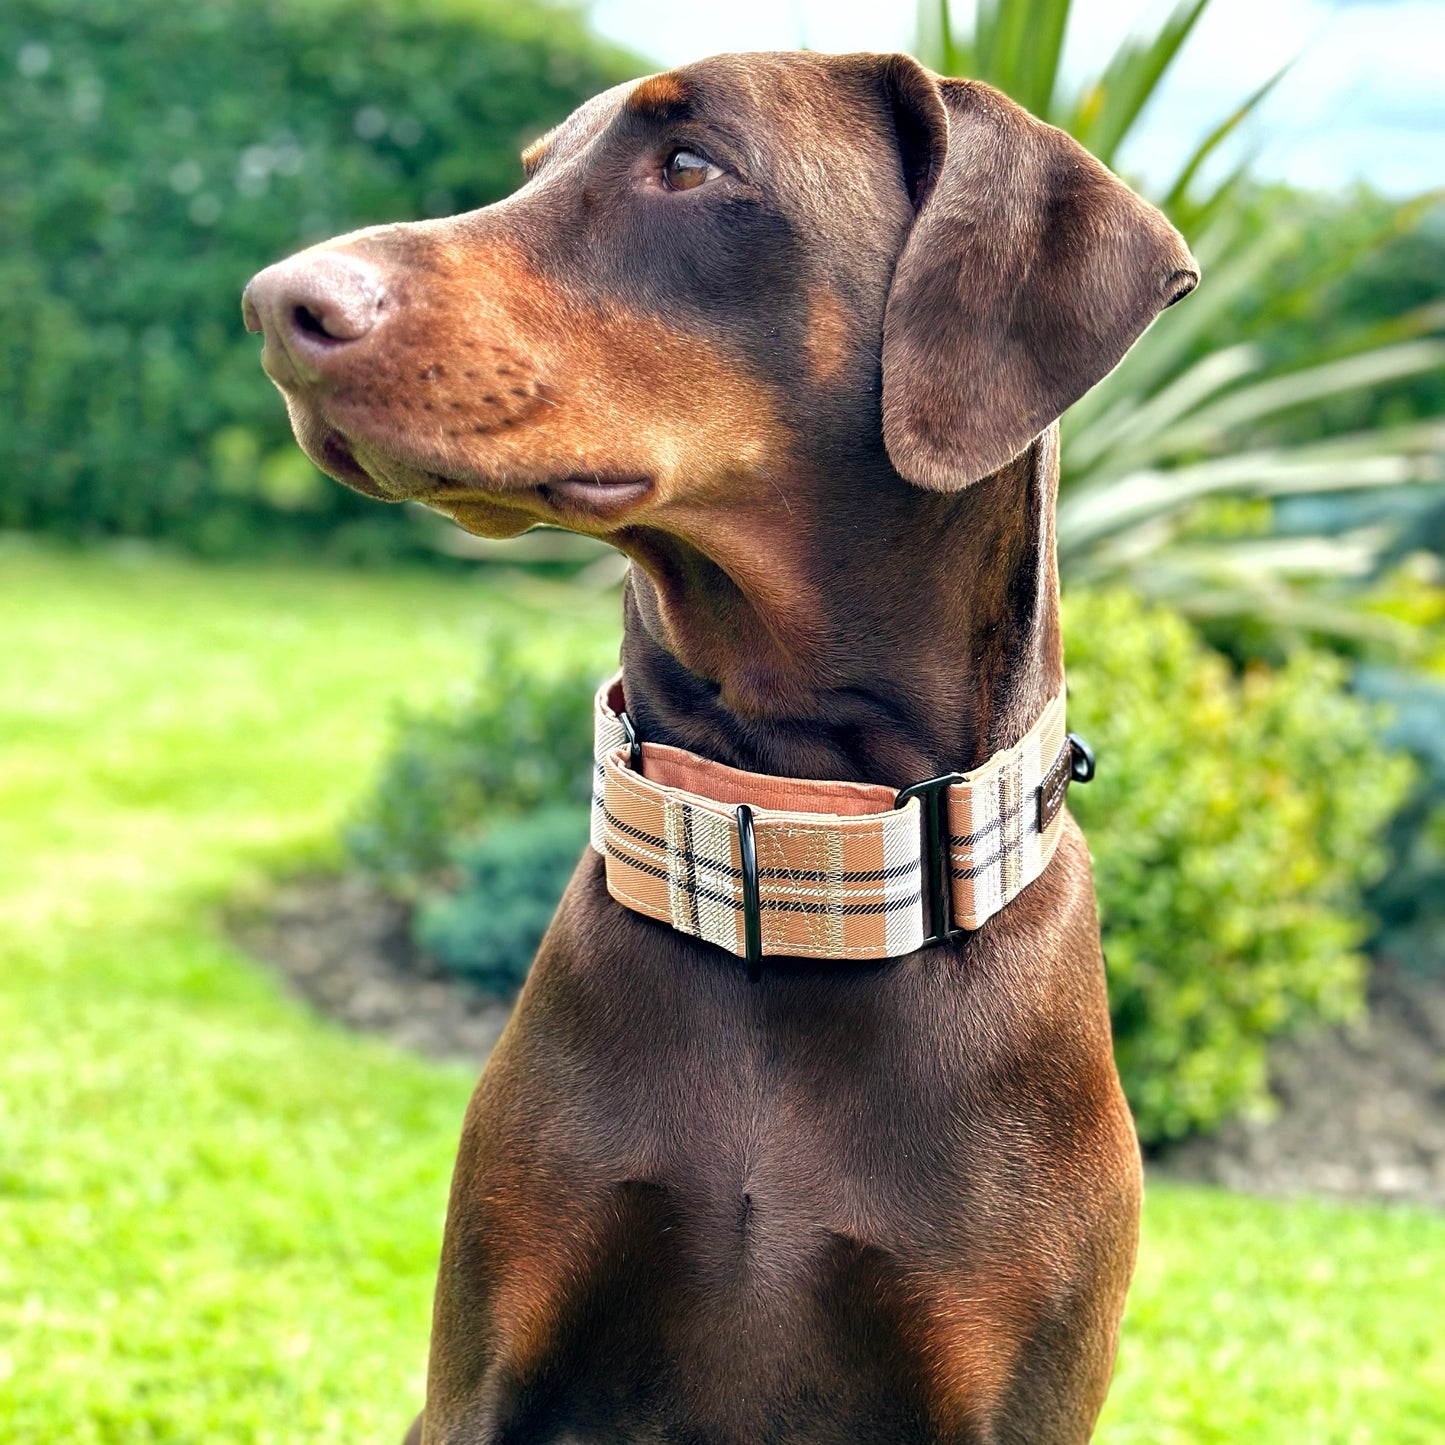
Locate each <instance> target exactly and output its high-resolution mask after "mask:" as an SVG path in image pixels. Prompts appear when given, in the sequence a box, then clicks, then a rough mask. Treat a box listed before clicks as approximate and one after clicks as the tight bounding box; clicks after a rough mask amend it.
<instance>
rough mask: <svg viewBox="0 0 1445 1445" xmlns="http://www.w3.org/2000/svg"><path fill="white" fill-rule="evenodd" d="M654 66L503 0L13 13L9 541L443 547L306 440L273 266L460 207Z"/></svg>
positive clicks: (498, 186)
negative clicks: (281, 395)
mask: <svg viewBox="0 0 1445 1445" xmlns="http://www.w3.org/2000/svg"><path fill="white" fill-rule="evenodd" d="M635 69H636V67H635V66H634V65H633V64H632V62H630V61H629V60H627V59H626V58H625V57H622V56H620V55H619V54H618V53H617V52H615V51H612V50H609V49H607V48H605V47H603V46H601V45H599V44H598V43H597V42H595V41H593V40H592V39H590V38H589V37H588V35H587V34H586V32H585V30H584V28H583V26H582V23H581V21H580V20H579V19H578V18H577V16H576V15H575V14H573V13H571V12H569V11H567V10H565V9H558V8H556V7H554V6H551V5H547V6H542V5H529V4H512V3H506V0H466V3H460V0H455V3H454V0H427V3H418V0H289V3H287V0H185V3H175V0H9V3H8V4H6V5H3V6H0V416H3V417H4V418H5V432H6V455H5V467H6V477H5V480H4V482H3V484H0V527H10V528H27V529H32V530H39V531H46V532H50V533H55V534H60V535H64V536H69V537H84V536H92V535H107V534H110V535H114V534H128V535H145V536H153V537H161V538H166V539H169V540H171V541H173V542H176V543H179V544H181V545H184V546H187V547H189V548H192V549H194V550H197V551H201V552H204V553H209V554H217V555H222V554H236V553H241V552H244V551H248V550H255V549H257V548H259V547H263V546H266V547H271V548H272V549H276V548H278V547H285V546H289V547H292V548H300V547H302V546H305V547H307V548H308V549H309V550H312V551H314V550H315V548H316V547H317V546H318V545H319V544H324V546H325V547H326V549H327V550H328V551H330V552H331V553H333V554H335V555H338V556H346V557H350V558H357V559H365V558H369V557H378V556H386V555H393V554H395V553H396V552H398V551H403V550H406V549H408V548H411V547H415V546H418V545H421V539H422V538H423V537H424V536H425V532H424V530H423V529H422V528H421V527H419V526H418V525H416V524H414V523H411V522H410V521H409V519H408V517H407V515H406V514H404V513H402V512H400V511H399V510H396V511H393V510H389V509H384V508H379V507H377V506H376V504H375V503H374V502H371V501H367V500H365V499H363V498H360V497H357V496H355V495H353V494H352V493H350V492H348V491H346V490H345V489H343V488H341V487H339V486H336V485H335V484H334V483H332V482H330V481H328V480H326V479H325V478H323V477H322V476H321V475H320V473H318V472H317V471H316V470H315V469H314V468H312V467H311V465H310V463H308V462H307V461H306V460H305V458H304V457H302V456H301V454H300V453H299V452H298V450H297V449H296V447H295V445H294V443H293V442H292V440H291V436H290V430H289V428H288V426H287V423H286V417H285V411H284V408H283V407H282V406H281V403H280V400H279V399H278V397H277V396H276V394H275V392H274V390H273V389H272V387H271V385H270V383H269V382H267V380H266V379H265V377H264V376H263V375H262V373H261V369H260V365H259V363H258V360H257V353H258V346H257V343H256V341H255V339H254V338H252V337H247V336H246V335H245V333H244V331H243V330H242V327H241V322H240V292H241V287H242V286H243V285H244V283H245V281H246V279H247V278H248V277H249V276H250V275H251V274H252V272H254V271H256V270H257V269H259V268H260V267H261V266H263V265H265V264H266V263H268V262H270V261H273V260H275V259H276V258H278V257H280V256H282V255H285V254H286V253H288V252H289V251H292V250H294V249H295V248H296V247H298V246H300V245H302V244H305V243H307V242H310V241H314V240H318V239H320V238H322V237H326V236H330V235H334V234H336V233H338V232H342V231H346V230H349V229H352V228H354V227H356V226H360V225H364V224H371V223H374V222H380V221H390V220H407V219H413V218H415V217H419V216H423V215H427V214H440V213H443V212H452V211H458V210H464V209H467V208H470V207H473V206H478V205H482V204H484V203H486V202H488V201H492V200H496V199H497V198H499V197H500V196H502V195H504V194H505V193H507V192H508V191H510V190H512V189H513V188H514V187H515V186H516V185H517V184H518V183H519V182H520V180H521V170H520V166H519V164H518V162H517V151H518V148H519V147H520V146H522V145H523V144H524V143H525V142H526V141H528V140H530V139H531V138H533V137H535V136H536V135H537V134H539V133H540V132H541V131H542V130H544V129H545V128H546V127H547V126H548V125H550V124H552V123H554V122H555V121H557V120H558V119H560V118H561V117H562V116H564V115H566V114H567V113H568V112H569V111H570V110H572V109H573V107H574V106H575V105H576V104H577V103H578V102H579V101H580V100H582V99H583V98H585V97H587V96H589V95H592V94H593V93H595V92H596V91H598V90H600V89H602V88H604V87H606V86H608V85H611V84H613V83H614V82H615V81H617V80H619V79H621V78H623V77H624V75H626V74H627V73H629V72H635Z"/></svg>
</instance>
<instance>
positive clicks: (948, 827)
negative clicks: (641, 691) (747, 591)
mask: <svg viewBox="0 0 1445 1445" xmlns="http://www.w3.org/2000/svg"><path fill="white" fill-rule="evenodd" d="M595 757H596V772H595V776H594V783H593V792H592V846H593V847H594V848H595V849H596V850H597V851H598V852H599V853H600V854H601V855H602V856H603V858H604V860H605V861H606V868H607V891H608V892H609V893H610V894H611V895H612V897H613V898H615V899H616V900H617V901H618V902H619V903H621V904H623V905H624V906H625V907H627V908H631V909H633V910H634V911H635V912H637V913H642V914H645V915H646V916H647V917H649V918H656V919H659V920H660V921H661V922H663V923H667V924H671V926H672V927H673V928H676V929H678V930H679V931H680V932H682V933H688V934H691V935H692V936H693V937H695V938H701V939H704V940H706V941H707V942H708V943H715V944H717V945H718V946H719V947H720V948H725V949H726V950H727V951H728V952H729V953H733V954H736V955H737V956H738V957H739V958H746V959H747V960H748V962H749V965H750V968H752V969H754V970H756V967H757V965H758V962H759V960H760V959H761V957H762V956H763V955H776V956H783V957H789V958H825V959H842V960H854V959H857V960H862V959H877V958H895V957H897V956H899V955H900V954H905V953H912V952H913V951H914V950H915V949H918V948H921V947H923V946H924V944H926V943H933V942H937V941H939V940H940V939H941V938H946V937H949V936H950V935H952V934H954V933H956V932H957V931H958V930H961V929H974V928H978V927H980V926H981V925H982V924H983V923H984V922H985V921H986V920H987V919H989V918H991V917H992V916H993V915H994V914H995V913H997V912H998V911H999V909H1001V908H1003V907H1004V905H1005V904H1007V903H1008V902H1009V901H1010V900H1012V899H1013V898H1016V897H1017V896H1018V895H1019V893H1021V892H1022V891H1023V889H1024V888H1026V887H1027V886H1028V885H1029V884H1030V883H1031V882H1032V881H1033V880H1034V879H1035V878H1037V877H1038V876H1039V874H1040V873H1042V872H1043V871H1044V869H1045V868H1046V867H1048V864H1049V860H1050V859H1051V858H1052V857H1053V855H1054V849H1055V848H1056V846H1057V845H1058V840H1059V833H1060V830H1061V827H1062V823H1061V814H1062V811H1063V803H1064V795H1065V793H1066V792H1067V790H1068V785H1069V782H1070V779H1071V778H1073V779H1077V780H1079V781H1087V779H1088V777H1090V776H1092V771H1093V759H1092V757H1091V756H1090V755H1089V753H1088V749H1087V747H1085V746H1084V744H1083V743H1081V742H1079V741H1078V740H1077V739H1075V738H1073V737H1072V736H1067V737H1066V736H1065V733H1064V699H1063V695H1062V694H1060V695H1059V696H1058V697H1055V698H1054V699H1053V700H1052V701H1051V702H1050V703H1049V704H1048V706H1047V707H1045V708H1044V711H1043V714H1042V716H1041V717H1040V718H1039V719H1038V720H1037V721H1036V722H1035V723H1034V725H1033V726H1032V727H1031V728H1030V729H1029V730H1028V732H1027V733H1026V734H1025V735H1024V736H1023V738H1022V739H1021V740H1020V741H1019V742H1018V743H1017V744H1016V745H1015V746H1014V747H1011V748H1007V749H1004V750H1003V751H1001V752H997V753H995V754H994V755H993V756H992V757H991V758H990V759H989V760H988V761H987V762H986V763H984V764H983V765H982V766H981V767H979V768H975V769H974V770H973V771H972V772H971V773H964V774H960V773H948V774H944V775H943V776H942V777H940V778H934V779H930V780H929V781H928V782H926V783H920V784H916V785H915V786H914V787H911V788H905V789H903V791H902V792H896V791H895V790H894V789H892V788H887V787H882V786H879V785H876V784H872V783H840V782H812V781H807V780H803V779H797V778H776V777H769V776H766V775H763V774H760V773H747V772H742V771H741V770H739V769H737V768H730V767H726V766H724V765H723V764H721V763H715V762H711V761H709V760H708V759H706V758H702V757H698V756H697V754H695V753H690V752H686V751H684V750H683V749H681V748H673V747H666V746H663V745H660V744H656V743H639V742H638V741H637V739H636V736H635V734H634V733H633V730H632V726H631V723H630V722H629V721H628V719H627V714H626V711H625V702H624V698H623V692H622V678H621V675H620V674H619V675H618V676H617V677H615V678H613V679H612V681H611V682H608V683H606V684H604V685H603V687H602V689H601V690H600V691H599V692H598V694H597V704H596V741H595ZM1085 765H1086V766H1085ZM945 875H946V877H945Z"/></svg>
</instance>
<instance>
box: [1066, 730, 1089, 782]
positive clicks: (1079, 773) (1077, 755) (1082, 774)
mask: <svg viewBox="0 0 1445 1445" xmlns="http://www.w3.org/2000/svg"><path fill="white" fill-rule="evenodd" d="M1067 742H1068V744H1069V746H1070V748H1072V750H1073V757H1072V759H1071V760H1070V763H1069V777H1070V778H1072V779H1073V781H1074V782H1076V783H1091V782H1093V780H1094V750H1093V748H1091V747H1090V746H1089V745H1088V743H1086V742H1085V741H1084V740H1083V738H1081V737H1080V736H1079V735H1078V733H1070V734H1069V736H1068V738H1067Z"/></svg>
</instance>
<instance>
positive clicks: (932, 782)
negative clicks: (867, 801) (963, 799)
mask: <svg viewBox="0 0 1445 1445" xmlns="http://www.w3.org/2000/svg"><path fill="white" fill-rule="evenodd" d="M962 781H963V774H962V773H940V774H939V775H938V776H937V777H936V778H925V779H924V780H923V782H921V783H910V784H909V785H908V786H907V787H906V788H904V789H903V790H902V791H901V792H900V793H899V794H898V796H897V797H896V798H894V800H893V806H894V807H895V808H901V807H902V806H903V805H904V804H905V803H906V802H907V801H908V800H909V799H910V798H921V799H922V800H923V801H922V808H923V874H924V877H925V878H927V880H928V915H927V916H928V923H929V927H930V928H931V929H932V932H931V933H930V935H929V936H928V937H927V938H925V939H924V940H923V941H924V943H925V944H928V943H942V942H943V940H944V939H945V938H947V937H948V935H949V927H948V913H949V909H948V903H949V895H950V893H951V891H952V890H951V889H950V888H949V886H948V885H949V878H948V846H947V845H948V834H947V830H946V827H945V825H946V823H947V817H946V815H945V813H944V807H943V804H944V798H945V795H946V793H947V791H948V789H949V788H951V787H953V785H954V784H955V783H961V782H962Z"/></svg>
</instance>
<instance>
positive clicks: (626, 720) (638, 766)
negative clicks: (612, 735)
mask: <svg viewBox="0 0 1445 1445" xmlns="http://www.w3.org/2000/svg"><path fill="white" fill-rule="evenodd" d="M617 721H618V722H620V723H621V724H622V731H623V733H624V734H625V735H626V737H627V766H628V767H629V768H631V769H632V771H633V772H634V773H640V772H641V771H642V740H641V739H640V738H639V737H638V736H637V729H636V728H635V727H633V726H632V719H631V718H630V717H628V716H627V714H626V713H625V712H620V713H618V714H617Z"/></svg>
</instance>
